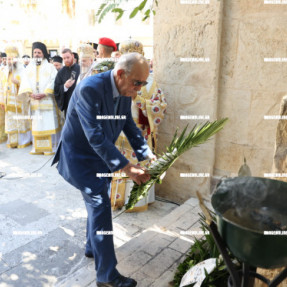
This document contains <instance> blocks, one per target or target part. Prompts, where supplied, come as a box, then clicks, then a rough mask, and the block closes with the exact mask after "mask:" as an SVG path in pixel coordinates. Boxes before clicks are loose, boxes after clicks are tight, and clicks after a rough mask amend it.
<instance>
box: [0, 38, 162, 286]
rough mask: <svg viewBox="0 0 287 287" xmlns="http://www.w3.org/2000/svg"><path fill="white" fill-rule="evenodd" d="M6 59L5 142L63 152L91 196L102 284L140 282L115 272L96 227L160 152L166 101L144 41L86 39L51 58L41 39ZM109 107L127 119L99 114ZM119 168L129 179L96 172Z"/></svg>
mask: <svg viewBox="0 0 287 287" xmlns="http://www.w3.org/2000/svg"><path fill="white" fill-rule="evenodd" d="M0 65H1V66H0V142H4V141H7V147H8V148H24V147H27V146H29V145H32V149H31V151H30V154H32V155H54V154H55V153H56V155H55V157H54V160H53V163H56V162H58V166H57V168H58V170H59V173H60V174H61V175H62V176H63V177H64V179H65V180H67V181H68V182H69V183H71V184H72V185H74V186H75V187H76V188H78V189H79V190H81V192H82V195H83V198H84V200H85V204H86V207H87V211H88V225H87V244H86V252H85V254H86V256H87V257H93V258H94V259H95V263H96V269H97V277H98V282H97V284H98V286H127V287H129V286H136V282H135V281H134V280H132V279H131V280H130V279H128V278H126V277H123V276H121V275H119V273H118V271H117V270H116V268H115V266H116V259H115V254H114V250H113V244H112V242H111V241H110V239H108V237H101V236H95V235H94V232H95V230H97V231H99V230H102V231H107V230H111V228H112V226H111V218H110V213H109V208H110V206H112V207H114V208H117V207H122V206H123V205H124V204H125V201H126V195H127V192H128V191H130V189H131V185H130V182H132V181H135V182H137V183H138V184H140V183H143V182H146V181H147V180H148V179H149V175H147V174H146V173H145V171H144V168H143V167H144V166H145V165H146V163H147V162H148V161H150V160H151V159H153V160H154V158H155V157H154V154H155V153H156V152H157V135H158V127H159V125H160V124H161V122H162V120H163V118H164V112H165V110H166V107H167V103H166V100H165V97H164V94H163V92H162V90H161V89H160V88H159V87H158V86H157V84H156V82H155V81H154V79H153V73H152V69H151V65H150V66H148V63H147V61H146V59H145V58H144V50H143V45H142V43H140V42H139V41H136V40H127V41H124V42H122V43H121V44H120V46H118V45H117V44H116V43H115V42H114V41H113V40H112V39H109V38H100V39H99V41H98V44H93V43H87V44H82V45H80V46H79V48H78V51H77V53H75V52H72V50H71V49H69V48H65V49H63V50H62V51H61V55H57V56H54V57H52V58H51V57H50V55H49V54H48V51H47V47H46V45H45V44H44V43H41V42H34V43H33V45H32V58H30V57H29V56H28V55H23V56H22V58H20V55H19V51H18V49H17V48H16V47H15V46H7V47H6V49H5V53H1V58H0ZM101 73H102V75H98V76H96V77H92V76H93V75H95V74H101ZM111 106H113V109H111ZM102 113H106V114H110V113H111V114H114V115H119V114H124V115H125V116H126V117H127V118H126V119H125V120H124V121H120V120H111V121H105V120H103V121H101V120H98V119H97V116H98V115H100V114H102ZM136 127H137V128H136ZM61 134H62V135H61ZM139 161H140V162H139ZM118 169H122V170H123V171H124V172H125V173H126V174H127V175H128V176H129V178H130V179H126V178H121V177H114V178H112V179H111V178H110V179H108V180H106V179H104V178H95V174H96V172H108V171H114V170H118ZM107 198H108V199H107ZM107 200H108V201H109V204H107ZM154 200H155V196H154V190H153V189H152V190H151V191H150V192H149V195H148V197H147V199H146V200H145V201H144V202H139V204H138V205H136V207H135V208H134V209H133V211H143V210H146V209H147V207H148V204H149V203H152V202H153V201H154ZM103 204H104V207H103V209H99V206H101V205H103ZM102 213H105V216H104V217H102ZM103 218H104V219H103ZM103 239H104V240H103ZM103 250H106V252H107V255H104V256H102V255H103V252H104V251H103ZM104 257H105V258H106V259H105V258H104ZM101 266H102V267H101ZM101 282H102V283H101ZM109 282H112V283H109Z"/></svg>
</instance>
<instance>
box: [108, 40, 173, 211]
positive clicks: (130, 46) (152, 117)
mask: <svg viewBox="0 0 287 287" xmlns="http://www.w3.org/2000/svg"><path fill="white" fill-rule="evenodd" d="M119 51H120V53H121V54H122V55H123V54H126V53H132V52H137V53H140V54H142V55H144V51H143V45H142V43H140V42H139V41H136V40H127V41H124V42H122V43H121V44H120V49H119ZM166 106H167V103H166V100H165V97H164V94H163V92H162V90H161V89H160V88H159V87H158V85H157V83H156V82H155V80H154V78H153V74H152V73H150V75H149V77H148V78H147V85H145V86H143V87H142V88H141V91H140V92H138V94H137V96H136V97H135V98H134V99H133V101H132V116H133V120H134V122H135V123H136V125H137V127H138V128H139V129H140V130H141V131H142V135H143V136H144V138H145V139H146V141H147V142H148V145H149V147H150V149H151V150H152V151H153V153H156V152H157V135H158V127H159V125H160V124H161V122H162V120H163V118H164V112H165V110H166ZM116 146H117V147H118V149H119V150H120V151H121V152H122V154H123V155H124V156H125V157H126V158H127V159H128V160H129V161H130V162H131V163H132V164H140V165H145V164H148V161H143V162H141V163H138V161H137V158H136V155H135V153H134V152H133V149H132V148H131V146H130V144H129V142H128V140H127V138H126V136H125V135H124V134H123V133H121V134H120V136H119V138H118V140H117V141H116ZM132 186H133V182H132V181H130V180H129V179H125V178H113V180H112V188H111V203H112V207H113V209H116V208H121V207H122V206H123V205H124V204H125V203H126V202H127V200H128V197H129V195H130V191H131V189H132ZM154 201H155V191H154V186H153V187H152V188H151V189H150V190H149V193H148V196H147V197H146V198H143V199H142V200H140V201H139V202H138V203H137V204H136V206H135V207H134V208H133V209H132V210H131V211H134V212H137V211H144V210H146V209H147V208H148V204H150V203H153V202H154Z"/></svg>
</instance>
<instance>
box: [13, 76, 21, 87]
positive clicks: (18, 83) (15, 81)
mask: <svg viewBox="0 0 287 287" xmlns="http://www.w3.org/2000/svg"><path fill="white" fill-rule="evenodd" d="M12 83H13V84H15V85H17V86H19V85H20V82H19V81H18V80H16V79H14V78H13V79H12Z"/></svg>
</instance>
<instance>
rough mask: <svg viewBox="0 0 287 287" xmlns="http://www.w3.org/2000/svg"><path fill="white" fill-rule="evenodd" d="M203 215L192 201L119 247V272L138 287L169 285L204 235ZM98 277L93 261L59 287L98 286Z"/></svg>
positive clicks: (195, 200) (192, 199)
mask: <svg viewBox="0 0 287 287" xmlns="http://www.w3.org/2000/svg"><path fill="white" fill-rule="evenodd" d="M207 205H208V207H210V204H207ZM200 212H201V210H200V208H199V205H198V200H197V199H195V198H190V199H189V200H187V201H186V202H185V203H184V204H182V205H181V206H179V207H177V208H176V209H174V210H173V211H171V212H170V213H169V214H168V215H166V216H164V217H163V218H162V219H161V220H159V221H158V222H156V223H155V224H153V225H152V226H150V227H149V228H147V229H145V230H144V231H143V232H142V233H141V234H140V235H139V236H137V237H136V238H133V239H131V240H130V241H128V242H127V243H125V244H123V245H122V246H120V247H119V248H117V249H116V254H117V259H118V266H117V268H118V270H119V272H120V273H122V274H124V275H125V276H130V277H132V278H134V279H135V280H137V281H138V286H139V287H161V286H162V287H167V286H169V282H171V281H172V280H173V277H174V273H175V271H176V268H177V266H178V264H179V263H180V262H181V261H182V260H183V259H184V258H185V254H186V253H187V252H188V250H189V248H190V247H191V245H192V244H193V242H194V241H193V237H194V236H195V237H201V236H202V232H201V229H200V224H199V221H198V220H199V215H198V213H200ZM115 232H116V230H115ZM95 277H96V276H95V272H94V262H93V261H92V260H91V263H89V264H88V265H87V266H85V267H83V268H81V269H79V270H77V271H76V272H75V273H73V274H71V275H70V276H69V277H68V278H66V279H65V280H64V281H62V282H60V283H58V284H57V285H56V287H90V286H96V283H95V282H96V279H95Z"/></svg>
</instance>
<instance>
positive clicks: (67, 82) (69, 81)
mask: <svg viewBox="0 0 287 287" xmlns="http://www.w3.org/2000/svg"><path fill="white" fill-rule="evenodd" d="M74 83H75V80H72V79H69V80H67V81H66V83H65V84H64V86H65V87H66V88H67V89H69V88H70V87H72V86H73V84H74Z"/></svg>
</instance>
